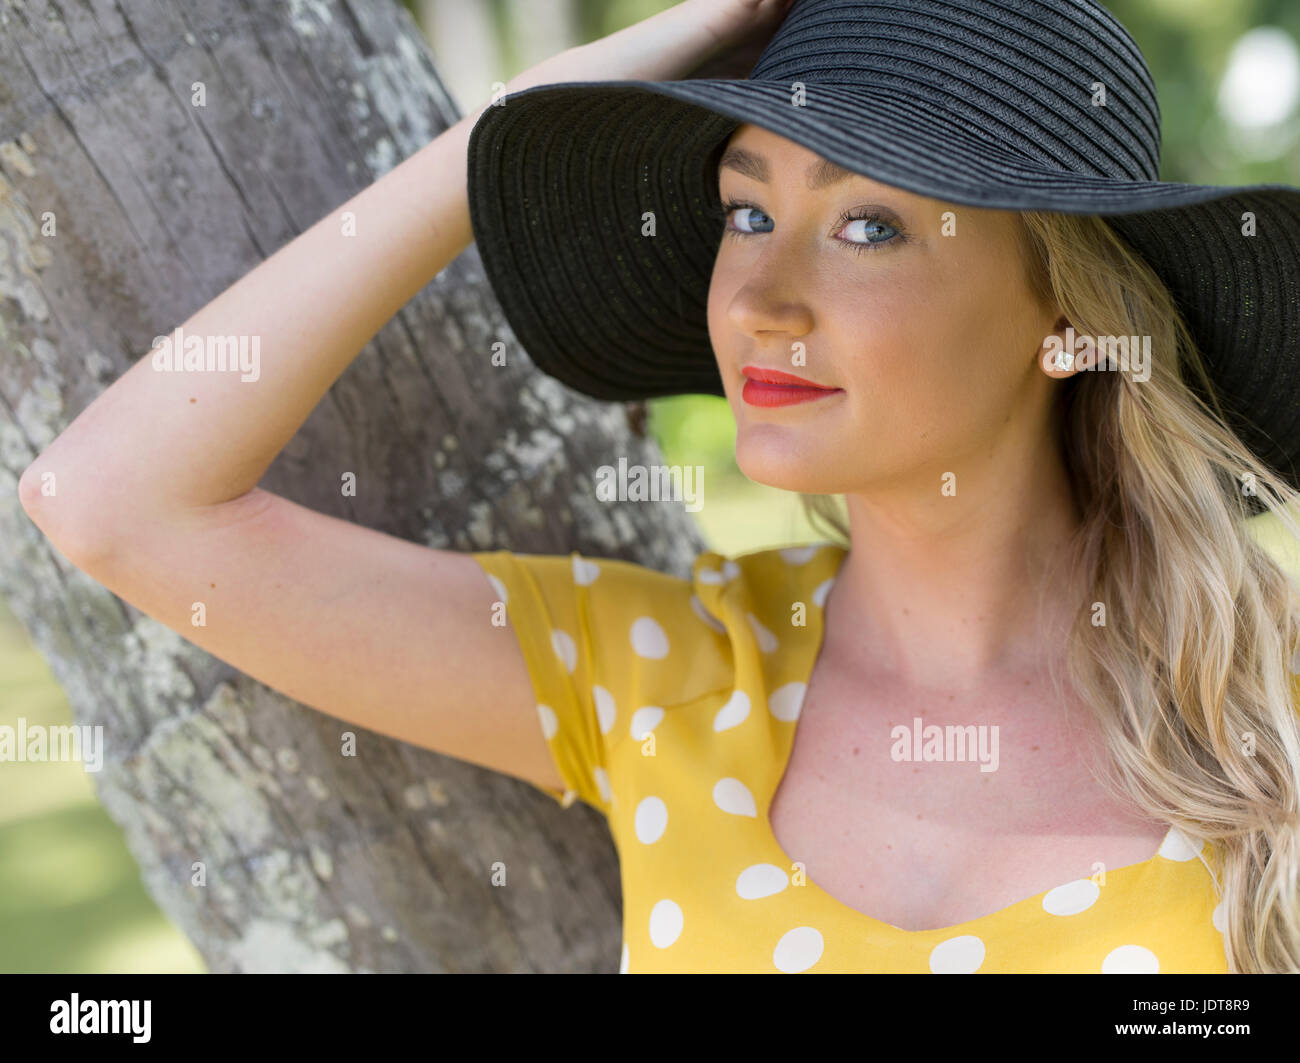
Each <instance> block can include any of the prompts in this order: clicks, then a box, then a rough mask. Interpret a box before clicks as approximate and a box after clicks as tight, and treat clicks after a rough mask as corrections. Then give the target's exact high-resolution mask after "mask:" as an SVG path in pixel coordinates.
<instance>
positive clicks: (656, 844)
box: [470, 544, 1228, 973]
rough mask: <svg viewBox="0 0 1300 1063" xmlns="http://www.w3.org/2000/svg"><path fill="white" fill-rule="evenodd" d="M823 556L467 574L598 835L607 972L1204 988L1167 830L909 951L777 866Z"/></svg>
mask: <svg viewBox="0 0 1300 1063" xmlns="http://www.w3.org/2000/svg"><path fill="white" fill-rule="evenodd" d="M844 553H845V551H844V549H843V548H841V547H839V546H836V545H832V544H815V545H811V546H800V547H790V548H782V549H772V550H762V551H757V552H754V553H750V554H745V555H741V556H737V557H735V558H728V557H724V556H722V555H721V554H718V553H715V552H712V551H706V552H705V553H703V554H701V555H700V556H699V557H698V558H697V559H696V561H695V563H694V566H693V569H692V574H691V578H690V579H689V580H685V579H680V578H678V577H675V576H670V575H666V574H664V573H661V572H657V571H655V570H653V569H649V568H646V567H644V566H641V565H636V564H632V563H630V562H626V561H618V560H608V559H600V560H593V559H590V558H586V557H582V556H580V555H579V554H577V553H574V554H571V555H569V556H562V555H536V554H518V553H513V552H510V551H506V550H498V551H490V552H481V553H474V554H471V555H470V556H472V557H474V559H475V560H476V561H477V562H478V563H479V565H480V566H481V567H482V568H483V570H484V571H485V572H486V573H487V575H488V578H489V580H490V581H491V583H492V585H493V587H494V588H495V589H496V592H497V595H498V596H499V598H500V600H501V601H503V602H505V605H506V613H507V616H508V618H509V622H510V626H511V628H512V629H513V630H514V632H515V636H516V638H517V639H518V641H519V645H520V648H521V649H522V651H523V656H524V660H525V662H526V663H527V666H528V673H529V677H530V679H531V682H532V687H533V692H534V695H535V697H536V700H537V713H538V717H539V719H540V725H541V728H542V733H543V734H544V735H545V736H546V739H547V741H548V744H549V746H550V749H551V753H552V755H553V757H554V759H555V765H556V768H557V769H558V770H559V773H560V776H561V778H562V779H563V780H564V782H565V785H566V789H565V790H563V791H557V790H550V789H546V790H545V792H547V793H549V794H550V795H551V796H552V797H553V798H555V799H556V800H557V801H559V802H561V804H563V805H564V806H566V807H567V806H568V805H570V804H571V803H572V802H573V801H574V800H575V799H581V800H582V801H585V802H586V803H587V804H589V805H591V806H592V807H593V808H596V809H598V810H599V811H600V812H601V813H603V814H604V815H605V817H606V819H607V821H608V823H609V828H610V832H611V834H612V836H613V839H614V843H615V845H616V847H617V849H618V853H619V861H620V867H621V874H622V887H623V950H622V951H623V954H622V959H621V963H620V971H621V972H623V973H652V972H664V973H667V972H685V973H699V972H745V973H751V972H752V973H758V972H767V973H777V972H786V973H795V972H810V973H849V972H917V973H926V972H933V973H970V972H979V973H1025V972H1099V973H1111V972H1115V973H1134V972H1150V973H1157V972H1162V973H1171V972H1180V973H1189V972H1226V971H1227V970H1228V966H1227V961H1226V958H1225V954H1224V947H1223V938H1222V934H1221V923H1222V918H1221V909H1220V908H1219V906H1218V901H1219V898H1218V895H1217V891H1216V889H1215V885H1214V881H1213V877H1212V876H1211V875H1210V872H1209V871H1208V870H1207V869H1206V867H1205V865H1204V864H1202V862H1201V861H1200V860H1199V859H1197V856H1198V853H1199V852H1200V847H1199V846H1198V845H1197V844H1196V843H1194V842H1193V841H1192V840H1190V839H1188V838H1187V837H1186V836H1184V835H1183V834H1182V833H1180V832H1179V831H1177V830H1171V831H1170V832H1169V834H1168V835H1167V836H1166V838H1165V840H1164V842H1163V843H1162V844H1161V846H1160V849H1159V852H1157V853H1156V854H1154V855H1153V856H1151V857H1150V858H1149V859H1147V860H1145V861H1143V862H1141V863H1137V864H1132V865H1129V866H1126V867H1120V868H1113V869H1107V870H1106V871H1105V875H1104V884H1100V883H1101V882H1102V881H1103V879H1102V876H1094V878H1096V881H1094V878H1076V879H1071V878H1070V877H1069V876H1066V875H1063V876H1062V881H1061V883H1060V885H1058V886H1057V887H1055V888H1054V889H1050V890H1047V891H1046V892H1044V893H1042V894H1040V895H1038V896H1036V897H1029V898H1026V899H1025V900H1022V901H1019V902H1017V903H1015V904H1012V905H1010V906H1008V907H1006V908H1003V909H1001V910H1000V911H996V912H993V913H992V914H990V915H986V916H983V917H981V918H978V919H972V920H969V921H967V922H965V923H959V924H956V925H954V926H949V927H942V928H939V929H934V930H922V931H908V930H901V929H899V928H898V927H895V926H892V925H890V924H888V923H884V922H881V921H879V920H876V919H872V918H871V917H869V916H867V915H864V914H863V913H861V912H859V911H857V910H856V909H853V908H850V907H849V906H848V905H846V904H844V903H842V902H841V901H839V900H837V899H836V898H834V897H832V896H831V895H830V894H828V893H826V892H825V891H823V890H822V889H821V888H820V887H818V886H817V884H816V883H814V882H812V881H811V879H809V878H808V876H807V874H806V872H805V871H804V869H803V865H802V864H799V863H797V862H796V861H795V860H794V859H792V858H791V857H790V856H788V855H787V854H786V853H785V852H783V851H782V849H781V847H780V845H779V844H778V842H777V840H776V837H775V835H774V834H773V832H772V829H771V826H770V821H769V819H768V815H767V810H768V807H769V805H770V803H771V800H772V797H773V795H774V794H775V793H776V791H777V789H778V787H779V785H780V782H781V779H782V777H783V775H784V774H785V768H786V764H787V762H788V760H789V758H790V753H791V750H792V749H793V746H794V734H795V728H796V726H797V724H798V719H799V710H800V707H801V705H802V702H803V695H804V691H805V689H806V685H807V683H808V679H809V677H810V675H811V674H812V670H813V664H814V662H815V660H816V657H817V653H818V650H819V649H820V646H821V639H822V608H823V606H824V604H825V602H826V597H827V594H828V593H829V592H830V589H831V586H832V584H833V582H834V579H835V576H836V573H837V572H838V570H839V566H840V563H841V561H842V559H843V557H844ZM1206 855H1207V856H1208V855H1209V850H1208V849H1207V850H1206Z"/></svg>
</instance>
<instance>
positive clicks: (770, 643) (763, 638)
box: [745, 613, 776, 653]
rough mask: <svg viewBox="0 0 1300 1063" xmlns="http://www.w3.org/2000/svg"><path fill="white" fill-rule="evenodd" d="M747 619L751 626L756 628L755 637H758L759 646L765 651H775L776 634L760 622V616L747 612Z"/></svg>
mask: <svg viewBox="0 0 1300 1063" xmlns="http://www.w3.org/2000/svg"><path fill="white" fill-rule="evenodd" d="M745 619H746V620H748V621H749V626H750V627H751V628H753V629H754V638H756V639H758V648H759V649H760V650H762V651H763V652H764V653H773V652H774V651H775V650H776V636H775V635H773V634H772V632H770V631H768V630H767V628H765V627H764V626H763V625H762V624H761V623H759V620H758V617H756V616H755V615H754V614H753V613H746V614H745Z"/></svg>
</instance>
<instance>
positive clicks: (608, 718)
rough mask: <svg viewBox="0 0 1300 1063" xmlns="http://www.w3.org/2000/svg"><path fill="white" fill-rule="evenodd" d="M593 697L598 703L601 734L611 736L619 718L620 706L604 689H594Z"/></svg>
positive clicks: (592, 691)
mask: <svg viewBox="0 0 1300 1063" xmlns="http://www.w3.org/2000/svg"><path fill="white" fill-rule="evenodd" d="M591 696H592V698H593V699H594V700H595V702H596V722H597V723H598V724H599V725H600V733H601V734H603V735H607V734H609V732H610V731H612V730H613V729H614V721H615V720H616V719H617V718H618V706H617V705H615V704H614V695H613V694H611V693H610V692H609V691H608V690H606V689H605V688H604V687H599V686H597V687H592V688H591Z"/></svg>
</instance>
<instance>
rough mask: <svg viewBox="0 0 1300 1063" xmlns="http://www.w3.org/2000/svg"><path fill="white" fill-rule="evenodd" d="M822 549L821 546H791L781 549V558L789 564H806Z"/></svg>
mask: <svg viewBox="0 0 1300 1063" xmlns="http://www.w3.org/2000/svg"><path fill="white" fill-rule="evenodd" d="M820 549H821V547H820V546H790V547H787V548H786V549H784V550H781V551H780V554H781V560H782V561H784V562H785V563H786V564H787V565H806V564H808V562H809V561H811V560H812V559H813V558H814V557H816V556H817V551H818V550H820Z"/></svg>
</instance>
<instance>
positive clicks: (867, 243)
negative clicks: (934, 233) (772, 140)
mask: <svg viewBox="0 0 1300 1063" xmlns="http://www.w3.org/2000/svg"><path fill="white" fill-rule="evenodd" d="M733 212H739V214H740V215H742V216H743V217H744V222H743V225H742V227H741V228H733V227H732V226H731V225H724V228H723V235H724V237H726V236H733V237H737V238H744V237H749V236H758V235H759V234H760V233H764V232H771V231H772V230H771V226H772V224H773V223H772V219H771V218H770V217H769V216H768V215H767V214H764V213H763V211H761V210H760V209H759V208H758V207H756V206H755V205H754V204H753V203H746V202H744V201H743V200H735V199H729V200H727V201H726V202H724V203H723V204H722V205H721V206H720V207H719V208H718V209H717V210H716V211H715V212H714V213H715V214H716V216H718V217H720V218H721V219H722V220H723V221H724V222H725V221H727V220H728V219H729V218H730V216H731V214H732V213H733ZM859 222H861V223H862V226H861V227H860V228H859V229H857V230H855V231H854V234H853V235H857V236H859V237H862V239H859V240H840V243H842V244H846V245H847V246H849V247H850V248H852V249H853V250H854V251H855V252H857V253H858V254H862V253H863V252H866V251H874V250H876V249H877V248H879V247H882V246H884V245H886V244H901V243H904V242H906V240H907V239H908V238H907V236H905V235H904V234H903V232H902V231H901V230H900V229H899V228H898V226H896V225H893V224H891V223H890V222H887V221H885V219H884V218H882V217H881V216H880V215H879V214H876V213H875V212H873V211H869V210H860V211H858V212H856V213H855V212H854V211H853V210H846V211H845V212H844V213H843V214H841V215H840V217H839V218H838V219H837V220H836V222H835V230H834V231H835V232H837V233H838V232H840V231H841V230H847V229H849V228H850V227H852V226H854V225H857V224H858V223H859ZM738 224H741V223H739V222H738ZM744 226H747V227H744ZM760 226H762V228H759V227H760Z"/></svg>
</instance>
